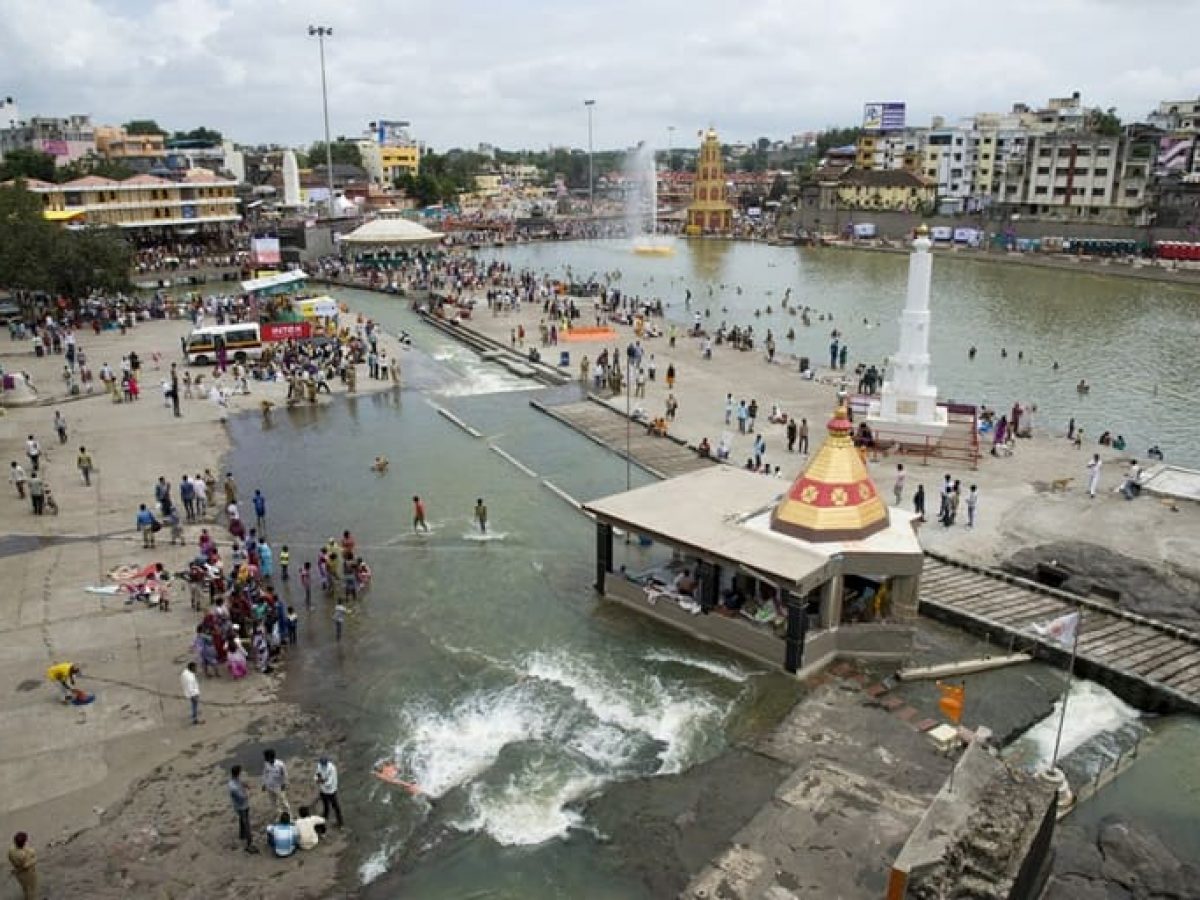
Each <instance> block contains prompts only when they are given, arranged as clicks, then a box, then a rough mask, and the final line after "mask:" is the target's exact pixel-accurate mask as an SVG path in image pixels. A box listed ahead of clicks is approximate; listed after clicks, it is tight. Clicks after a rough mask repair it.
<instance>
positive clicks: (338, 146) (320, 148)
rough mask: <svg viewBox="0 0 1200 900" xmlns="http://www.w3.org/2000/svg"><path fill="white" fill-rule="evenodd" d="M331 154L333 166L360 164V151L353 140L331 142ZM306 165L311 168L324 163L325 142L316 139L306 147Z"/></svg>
mask: <svg viewBox="0 0 1200 900" xmlns="http://www.w3.org/2000/svg"><path fill="white" fill-rule="evenodd" d="M331 155H332V156H333V164H334V165H335V166H361V165H362V153H361V152H360V151H359V149H358V144H356V143H354V141H347V140H342V139H340V138H339V139H338V140H335V141H333V142H332V145H331ZM306 159H307V163H306V165H307V167H308V168H310V169H312V168H316V167H317V166H323V165H325V142H324V141H316V142H314V143H313V145H312V146H311V147H309V148H308V155H307V157H306Z"/></svg>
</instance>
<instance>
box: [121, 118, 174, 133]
mask: <svg viewBox="0 0 1200 900" xmlns="http://www.w3.org/2000/svg"><path fill="white" fill-rule="evenodd" d="M124 128H125V131H126V132H128V133H129V134H161V135H164V136H165V135H166V134H167V130H166V129H165V128H159V127H158V123H157V122H155V121H154V120H153V119H134V120H133V121H132V122H126V123H125V125H124Z"/></svg>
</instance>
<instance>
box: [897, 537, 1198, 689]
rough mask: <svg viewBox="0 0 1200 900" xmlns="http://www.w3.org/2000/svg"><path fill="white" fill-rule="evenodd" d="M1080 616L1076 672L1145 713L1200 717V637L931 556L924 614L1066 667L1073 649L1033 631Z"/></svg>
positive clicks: (1098, 603)
mask: <svg viewBox="0 0 1200 900" xmlns="http://www.w3.org/2000/svg"><path fill="white" fill-rule="evenodd" d="M1076 609H1078V610H1080V612H1081V614H1082V615H1081V625H1080V627H1081V631H1080V633H1079V647H1078V656H1077V658H1076V661H1075V670H1076V672H1078V673H1079V674H1080V675H1081V676H1083V677H1084V678H1090V679H1091V680H1093V681H1096V682H1099V683H1100V684H1103V685H1104V686H1105V687H1107V688H1109V689H1110V690H1111V691H1113V693H1115V694H1117V695H1118V696H1120V697H1122V698H1123V699H1125V700H1126V701H1127V702H1129V703H1132V704H1134V705H1135V706H1138V707H1140V708H1142V709H1148V710H1154V711H1162V712H1166V711H1172V710H1188V711H1190V712H1193V713H1200V634H1197V633H1196V632H1193V631H1189V630H1187V629H1186V628H1179V627H1177V626H1174V625H1169V624H1167V623H1165V622H1159V621H1156V620H1154V619H1148V618H1146V617H1145V616H1139V615H1137V614H1136V613H1131V612H1127V611H1125V610H1122V609H1119V608H1118V607H1116V606H1114V605H1112V604H1109V603H1105V602H1103V601H1100V600H1096V599H1094V598H1090V597H1082V598H1081V597H1078V596H1076V595H1074V594H1069V593H1067V592H1065V591H1060V590H1056V589H1054V588H1049V587H1046V586H1044V585H1041V584H1038V583H1036V582H1033V581H1029V580H1028V579H1024V578H1019V577H1016V576H1012V575H1008V574H1006V573H1002V572H998V571H995V570H992V569H983V568H979V567H977V566H970V565H967V564H964V563H960V562H956V561H954V560H952V559H949V558H947V557H943V556H941V555H940V554H935V553H927V554H926V558H925V569H924V572H923V574H922V576H921V597H920V611H921V613H923V614H924V615H927V616H930V617H931V618H934V619H939V620H941V621H944V622H947V623H950V624H953V625H956V626H958V627H961V628H964V629H966V630H968V631H972V632H976V633H979V634H986V635H988V636H990V637H992V638H994V639H996V640H997V641H998V642H1000V643H1001V644H1003V645H1005V646H1011V647H1012V648H1013V649H1016V650H1028V651H1029V652H1032V653H1034V654H1036V655H1038V656H1041V657H1044V658H1046V659H1047V660H1049V661H1050V662H1053V663H1056V664H1058V665H1062V666H1065V665H1066V663H1067V662H1068V660H1069V659H1070V648H1064V647H1062V646H1061V645H1060V644H1058V643H1057V642H1055V641H1054V640H1052V639H1050V638H1047V637H1042V636H1040V635H1038V634H1037V633H1036V632H1035V631H1033V629H1032V626H1033V625H1034V624H1042V623H1045V622H1048V621H1050V620H1051V619H1055V618H1057V617H1059V616H1063V615H1066V614H1068V613H1070V612H1073V611H1074V610H1076Z"/></svg>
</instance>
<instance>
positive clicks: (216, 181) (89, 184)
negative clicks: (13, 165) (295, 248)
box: [26, 169, 242, 229]
mask: <svg viewBox="0 0 1200 900" xmlns="http://www.w3.org/2000/svg"><path fill="white" fill-rule="evenodd" d="M26 185H27V187H28V188H29V190H31V191H32V192H33V193H35V194H37V195H38V196H40V197H41V198H42V202H43V203H44V204H45V213H44V215H45V216H46V218H48V219H51V220H53V221H64V222H65V221H70V222H75V223H86V224H88V225H110V226H115V227H117V228H122V229H144V228H179V227H189V228H190V227H196V226H204V225H227V224H233V223H236V222H239V221H241V218H242V217H241V213H240V212H239V208H238V203H239V201H238V198H237V194H236V188H237V183H236V182H234V181H230V180H227V179H224V178H220V177H218V176H217V175H214V174H213V173H211V172H209V171H207V170H206V169H193V170H191V171H189V172H188V173H187V174H186V175H185V176H184V178H182V179H181V180H179V181H169V180H167V179H165V178H158V177H155V176H153V175H135V176H134V177H132V178H127V179H125V180H124V181H114V180H113V179H111V178H101V177H99V176H97V175H88V176H86V177H84V178H77V179H75V180H74V181H68V182H66V183H65V184H51V183H49V182H45V181H29V182H26Z"/></svg>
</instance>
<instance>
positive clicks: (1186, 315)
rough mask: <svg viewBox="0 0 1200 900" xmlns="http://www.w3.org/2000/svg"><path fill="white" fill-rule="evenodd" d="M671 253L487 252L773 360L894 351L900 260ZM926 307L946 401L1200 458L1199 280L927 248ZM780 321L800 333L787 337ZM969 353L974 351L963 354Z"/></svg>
mask: <svg viewBox="0 0 1200 900" xmlns="http://www.w3.org/2000/svg"><path fill="white" fill-rule="evenodd" d="M674 247H675V251H676V252H675V254H674V256H670V257H639V256H635V255H633V254H631V253H630V252H629V248H628V245H627V244H625V243H623V242H619V241H591V242H573V243H561V244H527V245H517V246H510V247H506V248H503V249H496V250H489V251H487V252H488V253H489V254H491V255H492V256H493V257H494V258H497V259H502V260H505V261H507V262H509V263H511V264H512V265H513V266H514V267H516V268H522V267H529V268H532V269H535V270H537V271H544V272H548V273H551V274H553V275H555V276H558V277H563V276H566V275H568V273H570V274H571V275H573V276H574V278H575V280H584V279H587V278H589V277H597V278H604V277H605V276H606V275H616V276H617V277H616V278H615V279H614V280H613V281H612V284H613V286H614V287H619V288H621V289H622V290H623V291H624V292H625V293H626V294H633V295H638V296H641V297H646V298H652V297H657V298H660V299H661V300H662V301H663V302H664V303H665V304H669V307H668V316H670V317H671V318H673V319H674V320H675V321H677V322H679V323H681V324H684V323H686V324H690V322H691V317H692V313H693V312H695V311H699V312H700V313H701V314H702V315H705V316H707V318H706V320H705V321H706V324H707V325H708V326H709V327H711V328H715V327H716V326H717V325H718V324H720V323H721V322H723V321H724V322H727V323H728V324H729V325H730V326H732V325H735V324H736V325H743V326H745V325H753V326H754V330H755V333H757V334H763V335H765V334H766V331H767V329H768V328H769V329H771V330H772V331H774V333H775V337H776V340H777V342H778V346H779V349H780V352H781V353H785V354H786V353H793V354H796V355H800V356H807V357H809V358H810V359H812V360H814V362H815V363H816V364H823V363H822V360H827V359H828V353H829V350H828V347H829V335H830V331H831V330H832V329H833V328H834V327H836V328H838V329H840V330H841V331H842V332H843V334H844V338H843V341H844V343H846V344H847V346H848V347H849V351H850V360H849V365H850V367H853V366H854V364H855V363H858V362H866V363H880V362H882V361H883V359H884V358H885V357H887V356H888V355H889V354H892V353H894V352H895V350H896V345H897V330H896V325H895V323H896V320H897V318H898V316H899V314H900V310H901V309H902V307H903V305H904V292H905V283H906V272H907V264H908V263H907V257H906V256H904V255H903V254H891V253H872V252H859V251H848V250H833V249H819V248H818V249H813V248H796V247H770V246H767V245H766V244H748V243H734V242H727V241H687V240H677V241H675V242H674ZM689 289H690V290H691V293H692V303H691V307H690V308H687V307H685V306H684V299H685V292H686V291H687V290H689ZM788 290H790V291H791V295H790V298H789V300H788V304H787V308H784V305H783V301H784V298H785V295H786V292H787V291H788ZM803 306H809V307H811V308H813V309H814V310H816V311H817V312H816V313H815V314H814V315H813V316H812V325H811V327H809V328H805V327H804V325H803V324H802V322H801V318H800V316H799V315H798V314H794V313H793V312H792V311H794V310H795V309H796V308H798V307H803ZM768 308H769V309H770V312H768ZM931 309H932V312H933V320H932V326H931V334H930V352H931V355H932V358H933V374H932V380H933V382H934V383H935V384H936V385H937V386H938V389H939V392H940V394H941V396H942V397H944V398H953V399H956V400H959V401H962V402H971V403H981V402H986V403H988V404H990V405H994V406H997V407H1000V408H1003V409H1004V410H1007V409H1008V407H1009V406H1011V405H1012V403H1013V401H1014V400H1020V401H1021V402H1022V403H1023V404H1024V405H1026V406H1028V405H1029V404H1030V403H1036V404H1037V405H1038V408H1039V412H1038V413H1037V415H1036V416H1035V427H1040V428H1042V429H1052V430H1053V431H1055V432H1061V433H1065V432H1066V427H1067V421H1068V420H1069V419H1070V418H1071V417H1072V416H1073V417H1075V418H1076V420H1077V422H1078V424H1080V425H1081V426H1083V427H1084V428H1085V429H1086V432H1087V434H1089V435H1091V436H1092V437H1098V436H1099V435H1100V434H1101V433H1102V432H1103V431H1105V430H1111V431H1112V432H1113V434H1114V435H1116V434H1123V435H1124V436H1125V437H1126V439H1127V440H1128V442H1129V449H1130V450H1131V451H1133V452H1135V453H1138V454H1141V453H1144V452H1145V450H1146V449H1147V448H1148V447H1150V446H1151V445H1152V444H1156V443H1157V444H1159V445H1160V446H1161V447H1162V449H1163V450H1164V452H1165V453H1166V456H1167V461H1168V462H1175V463H1178V464H1180V465H1190V466H1195V467H1200V370H1197V368H1196V367H1195V366H1194V365H1193V364H1192V359H1193V357H1194V355H1195V352H1196V347H1197V346H1200V315H1198V313H1200V287H1183V286H1178V285H1171V284H1159V283H1155V282H1150V281H1135V280H1132V279H1122V278H1104V277H1100V276H1097V275H1092V274H1088V273H1080V272H1062V271H1057V270H1047V269H1038V268H1030V267H1021V266H1018V265H1005V264H1002V263H989V262H986V261H973V260H968V259H960V258H955V257H954V255H953V254H942V253H938V254H937V255H936V257H935V260H934V269H933V296H932V303H931ZM756 310H757V311H758V312H759V313H760V315H758V316H756V315H755V311H756ZM820 314H824V315H826V316H827V317H829V316H832V321H830V320H829V319H828V318H827V319H826V320H825V321H821V320H819V319H818V315H820ZM789 328H794V329H795V331H796V333H797V334H796V338H795V340H793V341H790V342H789V341H788V340H786V337H785V336H786V334H787V332H788V329H789ZM971 346H976V347H977V348H978V356H977V357H976V358H975V359H974V360H973V361H972V360H969V359H968V358H967V350H968V349H969V348H970V347H971ZM1002 349H1003V350H1006V351H1007V353H1008V355H1007V357H1002V356H1001V350H1002ZM1018 354H1021V355H1023V359H1018ZM1055 362H1057V363H1058V364H1059V368H1058V370H1057V371H1055V370H1054V368H1053V364H1054V363H1055ZM1080 379H1086V380H1087V381H1088V383H1089V384H1090V385H1091V391H1090V393H1088V394H1087V395H1084V396H1080V395H1079V394H1078V393H1077V392H1076V385H1077V384H1078V383H1079V381H1080Z"/></svg>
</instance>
